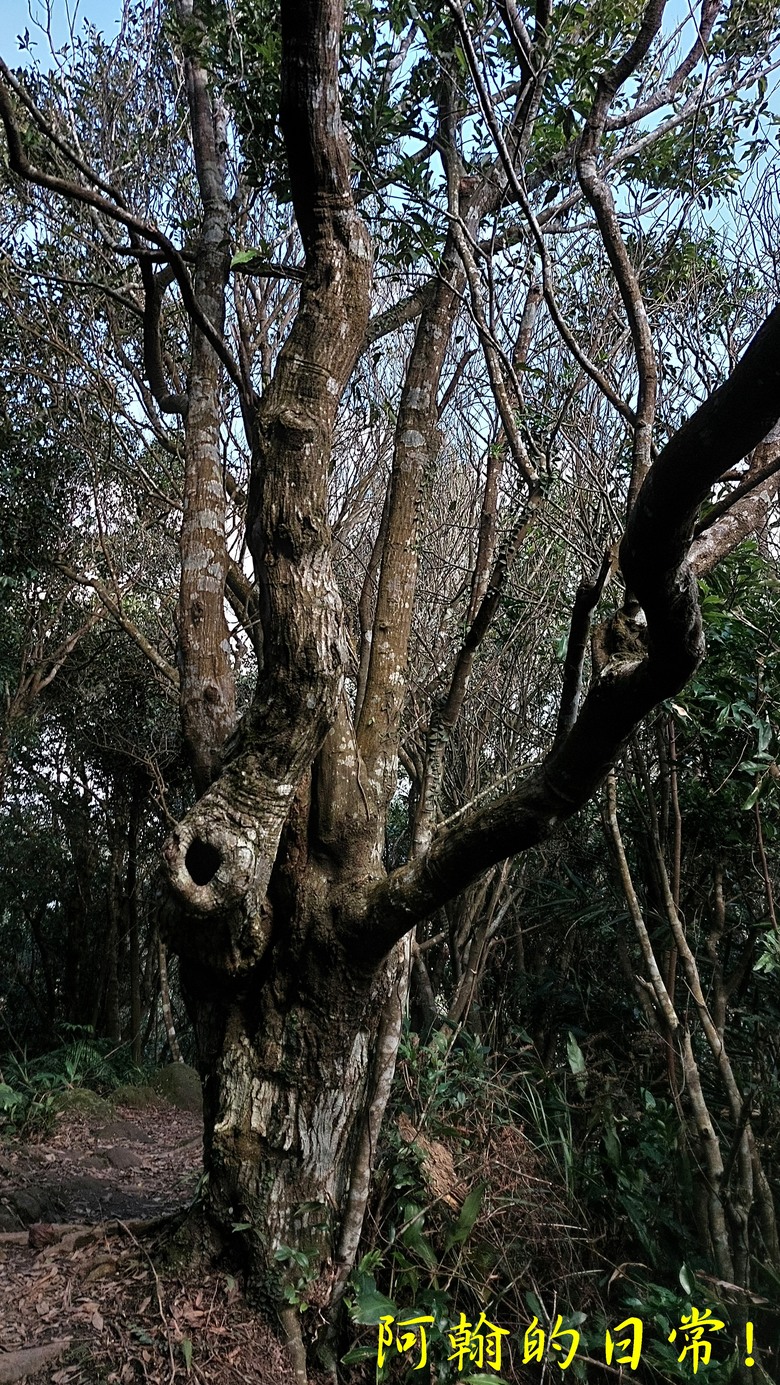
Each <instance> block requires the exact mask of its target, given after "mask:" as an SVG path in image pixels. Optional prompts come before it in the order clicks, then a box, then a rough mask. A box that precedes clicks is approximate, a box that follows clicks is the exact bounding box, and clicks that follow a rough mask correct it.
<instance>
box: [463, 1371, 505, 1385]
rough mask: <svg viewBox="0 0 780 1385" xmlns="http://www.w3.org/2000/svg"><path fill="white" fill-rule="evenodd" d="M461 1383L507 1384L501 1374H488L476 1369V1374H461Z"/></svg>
mask: <svg viewBox="0 0 780 1385" xmlns="http://www.w3.org/2000/svg"><path fill="white" fill-rule="evenodd" d="M460 1382H461V1385H507V1381H506V1380H504V1377H503V1376H502V1375H488V1374H487V1372H486V1371H478V1372H477V1374H476V1375H462V1376H461V1377H460Z"/></svg>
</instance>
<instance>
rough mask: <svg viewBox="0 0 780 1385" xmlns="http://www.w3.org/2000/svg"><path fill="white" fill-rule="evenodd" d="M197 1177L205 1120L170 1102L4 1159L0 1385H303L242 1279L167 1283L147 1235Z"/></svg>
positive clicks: (68, 1132)
mask: <svg viewBox="0 0 780 1385" xmlns="http://www.w3.org/2000/svg"><path fill="white" fill-rule="evenodd" d="M200 1168H201V1122H200V1117H199V1116H197V1115H193V1114H191V1113H189V1112H186V1111H180V1110H174V1109H173V1108H172V1107H170V1106H167V1105H165V1106H163V1105H162V1104H161V1105H160V1106H158V1107H153V1108H147V1109H144V1110H141V1111H139V1110H129V1109H126V1108H121V1107H120V1108H117V1109H116V1110H115V1112H114V1114H113V1115H112V1117H111V1119H110V1120H108V1121H107V1120H106V1119H105V1117H103V1119H102V1120H95V1119H91V1120H90V1119H89V1118H87V1117H85V1116H83V1115H79V1116H73V1115H68V1116H67V1117H61V1118H60V1119H59V1120H58V1123H57V1128H56V1130H55V1132H54V1134H53V1135H52V1136H51V1137H50V1138H47V1139H45V1140H42V1141H41V1142H40V1144H25V1143H23V1142H17V1143H14V1144H11V1145H10V1146H5V1147H0V1385H15V1382H17V1381H21V1380H24V1381H26V1382H27V1385H135V1382H141V1381H143V1382H146V1385H185V1382H186V1385H294V1378H293V1375H292V1371H291V1368H290V1366H289V1363H288V1360H287V1357H286V1355H285V1353H284V1351H283V1349H282V1347H281V1346H280V1344H279V1342H278V1341H277V1340H276V1338H275V1337H274V1335H273V1334H272V1333H271V1332H270V1331H269V1329H268V1328H267V1327H266V1326H265V1325H264V1324H263V1322H262V1321H261V1320H260V1319H258V1317H257V1315H256V1314H255V1313H254V1312H253V1311H251V1310H250V1309H249V1308H248V1307H247V1305H246V1304H245V1302H244V1300H243V1297H242V1294H241V1286H240V1283H239V1281H238V1279H237V1277H236V1276H234V1275H233V1274H231V1273H230V1272H229V1271H228V1270H227V1269H220V1268H215V1269H214V1270H213V1271H212V1272H208V1273H203V1272H198V1273H197V1274H195V1275H193V1274H187V1273H183V1274H180V1275H178V1276H170V1275H166V1274H165V1273H164V1272H163V1271H162V1270H161V1269H159V1268H158V1263H156V1262H159V1260H160V1256H159V1248H158V1247H157V1246H156V1245H155V1242H154V1240H153V1239H150V1238H149V1237H147V1236H145V1235H144V1233H143V1232H142V1230H141V1229H140V1227H139V1225H138V1223H139V1221H146V1220H148V1219H155V1218H158V1217H160V1216H163V1215H165V1214H167V1213H169V1212H174V1211H176V1210H177V1209H178V1208H182V1207H186V1206H188V1205H189V1203H190V1202H191V1201H192V1198H193V1196H194V1194H195V1191H196V1188H197V1182H198V1178H199V1175H200ZM63 1223H67V1225H63ZM312 1379H313V1382H314V1383H315V1385H316V1380H317V1377H316V1376H314V1377H312Z"/></svg>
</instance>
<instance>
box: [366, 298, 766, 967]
mask: <svg viewBox="0 0 780 1385" xmlns="http://www.w3.org/2000/svg"><path fill="white" fill-rule="evenodd" d="M779 417H780V307H777V308H775V310H774V312H773V313H772V314H771V315H770V317H769V318H768V319H767V321H766V322H765V323H764V325H763V327H762V328H761V330H760V331H759V332H758V333H757V335H756V336H755V337H754V338H753V340H752V342H751V343H750V345H749V346H748V348H747V350H746V351H745V353H744V355H743V357H742V359H741V360H740V362H739V363H738V365H737V366H736V367H735V369H734V371H733V372H732V374H731V375H730V376H729V378H728V380H726V382H725V383H724V384H723V385H721V387H720V388H719V389H718V390H716V391H715V393H714V394H713V395H712V396H711V397H710V399H708V400H707V402H706V403H705V404H703V405H702V406H701V408H699V409H697V411H696V412H695V413H694V414H693V415H692V417H691V418H690V419H689V420H688V422H687V423H686V424H684V425H683V427H682V428H681V429H680V430H679V432H677V433H676V434H675V436H674V437H673V438H672V439H671V440H670V441H669V443H668V444H667V446H666V447H665V448H664V449H663V451H662V453H661V454H660V456H659V457H658V459H657V460H656V462H655V463H654V464H653V466H652V468H651V470H650V472H649V475H648V477H647V480H646V481H645V483H644V486H643V487H642V490H641V491H640V493H639V496H638V498H637V501H636V504H635V506H634V508H633V510H632V512H631V515H630V517H629V521H628V528H627V531H626V536H625V538H624V540H623V543H622V545H621V551H620V563H621V568H622V571H623V573H624V575H625V578H626V582H627V583H628V584H629V585H630V587H631V589H632V591H633V592H634V593H635V594H636V597H637V599H638V601H639V602H640V603H641V605H642V607H643V609H644V612H645V616H646V618H647V653H646V654H645V656H644V657H637V658H632V659H629V660H627V661H620V660H619V659H614V660H612V661H610V663H609V664H607V666H606V667H605V668H603V669H602V670H601V672H600V673H599V674H598V675H597V676H596V677H595V678H594V679H593V681H592V683H591V686H590V689H589V691H588V694H587V696H586V698H585V701H584V703H583V706H582V709H581V711H580V714H579V717H578V718H577V720H576V722H575V724H574V726H573V727H572V729H571V730H570V731H569V733H568V735H566V737H565V738H564V739H563V740H562V742H561V743H560V744H559V745H558V746H555V747H554V748H553V750H552V752H551V754H550V755H549V756H548V757H547V759H546V760H545V761H544V762H543V763H542V764H541V765H539V766H538V767H537V768H536V769H535V770H533V771H532V773H531V774H530V775H529V776H528V777H527V778H525V779H524V780H523V781H522V783H520V784H519V785H518V787H517V788H515V789H514V790H512V791H511V792H509V793H507V794H504V795H502V796H501V797H500V798H497V799H495V800H494V801H493V802H492V803H489V804H487V805H486V806H484V807H479V808H474V807H472V808H471V809H468V810H467V811H466V812H465V813H464V814H462V815H461V816H460V817H459V818H458V820H457V821H456V822H454V823H453V824H451V825H450V826H447V827H444V828H443V829H441V830H440V831H439V832H437V833H436V834H435V836H434V838H433V841H432V843H431V846H430V848H429V850H428V851H427V853H426V854H425V856H423V857H422V858H420V859H418V860H414V861H411V862H409V863H408V864H407V865H405V866H402V867H400V868H399V869H398V870H396V871H394V872H393V873H392V874H391V875H390V876H388V877H387V879H386V880H384V881H383V882H382V883H381V884H379V885H378V886H377V887H376V888H375V889H374V890H373V892H372V894H371V896H370V898H369V902H368V918H369V924H368V926H367V927H366V928H364V930H361V929H360V928H359V925H357V923H356V926H355V932H356V935H357V941H358V945H359V946H361V947H362V949H363V951H364V953H365V955H366V956H367V958H368V959H371V960H373V959H375V958H377V957H380V956H382V955H383V954H384V953H386V952H387V950H388V949H389V948H390V947H391V946H392V944H393V942H394V941H395V940H396V939H397V938H398V937H400V936H401V935H402V934H403V933H405V932H406V931H407V930H408V929H409V928H411V927H413V926H414V924H415V923H417V922H418V921H419V920H420V919H421V918H424V917H426V916H427V915H428V914H430V913H432V912H433V911H434V910H435V909H436V908H438V907H439V906H440V905H441V904H443V903H444V902H445V901H446V900H448V899H450V898H452V897H453V896H454V895H456V894H458V893H459V892H460V891H461V890H462V889H463V888H464V886H465V885H466V884H468V883H469V882H470V881H472V880H473V879H475V878H476V877H477V876H478V875H480V874H482V873H483V872H484V871H486V870H487V869H489V867H490V866H492V865H494V864H495V863H496V862H498V861H500V860H503V859H504V858H506V857H507V856H511V855H514V854H516V853H517V852H520V851H524V850H526V849H527V848H528V847H530V846H534V845H536V844H537V843H538V842H540V841H542V840H544V838H546V837H547V836H549V835H550V833H551V832H552V831H553V829H554V828H555V827H556V826H557V824H558V823H560V822H561V821H563V820H565V819H566V818H568V817H571V816H572V814H573V813H575V812H577V810H578V809H579V808H581V807H582V806H583V805H584V804H585V803H586V802H587V801H588V799H589V798H590V797H591V795H592V794H593V792H594V791H595V789H596V788H597V787H598V785H599V784H600V783H601V782H602V781H603V780H604V778H605V776H606V774H607V773H608V771H609V769H610V767H611V765H612V763H613V762H614V760H615V757H616V756H617V755H618V754H619V752H620V750H621V748H622V746H623V745H624V743H625V741H626V739H627V737H628V736H629V735H630V734H631V732H632V730H633V729H634V727H635V726H636V725H637V724H638V723H639V722H640V721H641V720H642V718H643V717H644V716H646V714H647V713H648V712H649V711H650V710H651V709H652V708H653V707H654V706H656V705H657V704H658V703H659V702H662V701H663V700H664V699H665V698H667V697H672V696H674V694H675V693H676V692H678V691H679V690H680V688H681V687H682V686H683V685H684V683H685V682H686V681H687V679H688V678H689V677H690V676H691V674H692V673H693V672H694V670H695V669H696V667H697V665H698V664H699V662H700V661H701V659H702V657H703V655H704V639H703V634H702V623H701V612H700V609H699V602H698V597H697V592H696V583H695V578H694V576H693V573H692V571H691V568H690V564H689V550H690V545H691V538H692V534H693V527H694V524H695V521H696V515H697V512H698V509H699V506H700V505H701V504H702V501H703V500H704V499H705V497H706V495H707V493H708V491H709V489H710V487H711V486H712V485H713V484H714V483H715V481H717V479H718V477H719V476H721V475H722V474H723V473H724V472H725V471H728V470H729V469H730V468H731V467H733V466H735V465H736V464H737V462H739V461H740V460H741V459H742V458H743V457H744V456H745V455H746V454H747V453H748V452H749V451H751V450H752V449H753V448H754V447H756V446H757V445H758V443H759V442H760V441H761V440H762V438H765V437H766V436H767V434H768V433H769V432H770V429H771V428H772V427H773V426H774V425H775V423H776V422H777V421H778V418H779Z"/></svg>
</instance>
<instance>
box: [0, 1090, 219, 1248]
mask: <svg viewBox="0 0 780 1385" xmlns="http://www.w3.org/2000/svg"><path fill="white" fill-rule="evenodd" d="M200 1141H201V1122H200V1118H199V1117H198V1116H196V1115H194V1114H192V1113H191V1112H189V1111H177V1110H175V1109H174V1108H173V1107H170V1106H167V1105H166V1106H165V1107H147V1108H145V1109H143V1110H141V1111H138V1110H132V1111H131V1110H128V1109H124V1108H122V1107H119V1108H117V1109H116V1112H115V1114H114V1115H113V1116H112V1118H111V1119H110V1120H108V1121H106V1120H102V1121H94V1120H92V1121H90V1120H89V1119H88V1118H85V1117H84V1116H73V1115H68V1116H63V1117H61V1118H60V1119H58V1122H57V1127H56V1130H55V1132H54V1134H53V1135H52V1136H50V1137H49V1138H48V1139H45V1140H42V1141H41V1143H40V1144H24V1143H21V1142H19V1143H15V1144H13V1145H11V1146H8V1147H6V1149H5V1150H4V1151H3V1153H2V1154H0V1231H17V1230H21V1229H22V1228H24V1227H25V1226H29V1225H30V1224H31V1223H34V1222H83V1221H86V1222H97V1221H101V1220H117V1219H122V1220H123V1221H126V1220H135V1219H141V1218H147V1217H155V1216H160V1215H162V1214H164V1213H166V1212H172V1211H175V1210H176V1208H178V1207H181V1206H183V1205H186V1204H187V1203H188V1202H189V1201H190V1200H191V1199H192V1197H193V1195H194V1192H195V1188H196V1186H197V1180H198V1176H199V1173H200V1163H201V1148H200Z"/></svg>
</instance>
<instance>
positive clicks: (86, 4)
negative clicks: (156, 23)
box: [0, 0, 121, 67]
mask: <svg viewBox="0 0 780 1385" xmlns="http://www.w3.org/2000/svg"><path fill="white" fill-rule="evenodd" d="M47 10H50V11H51V33H52V39H53V41H54V43H55V45H56V46H57V47H59V46H61V45H62V44H63V43H66V42H67V41H68V36H69V30H70V23H71V22H73V23H74V25H75V28H76V30H78V28H79V27H80V25H81V22H82V20H84V19H88V20H89V21H90V23H92V24H94V25H96V26H97V28H98V29H101V30H102V31H103V33H104V34H105V36H106V38H107V39H110V38H112V37H113V35H114V34H115V33H116V30H117V27H118V24H119V13H120V10H121V0H50V3H49V5H47V4H46V3H45V0H0V54H2V56H3V57H4V58H5V61H6V62H7V63H8V65H9V67H18V66H19V65H20V64H22V63H23V62H24V61H25V55H24V54H23V53H22V52H20V49H19V43H18V38H17V36H18V35H19V34H24V31H25V29H28V30H29V32H30V39H31V41H32V42H34V43H35V44H36V48H35V54H36V57H37V58H38V61H39V62H40V63H41V65H42V66H43V67H47V66H48V65H49V64H48V63H47V62H46V54H47V52H48V40H47V38H46V34H45V33H41V32H40V31H39V30H38V29H37V28H36V21H37V23H38V24H43V25H44V28H45V26H46V24H47Z"/></svg>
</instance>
